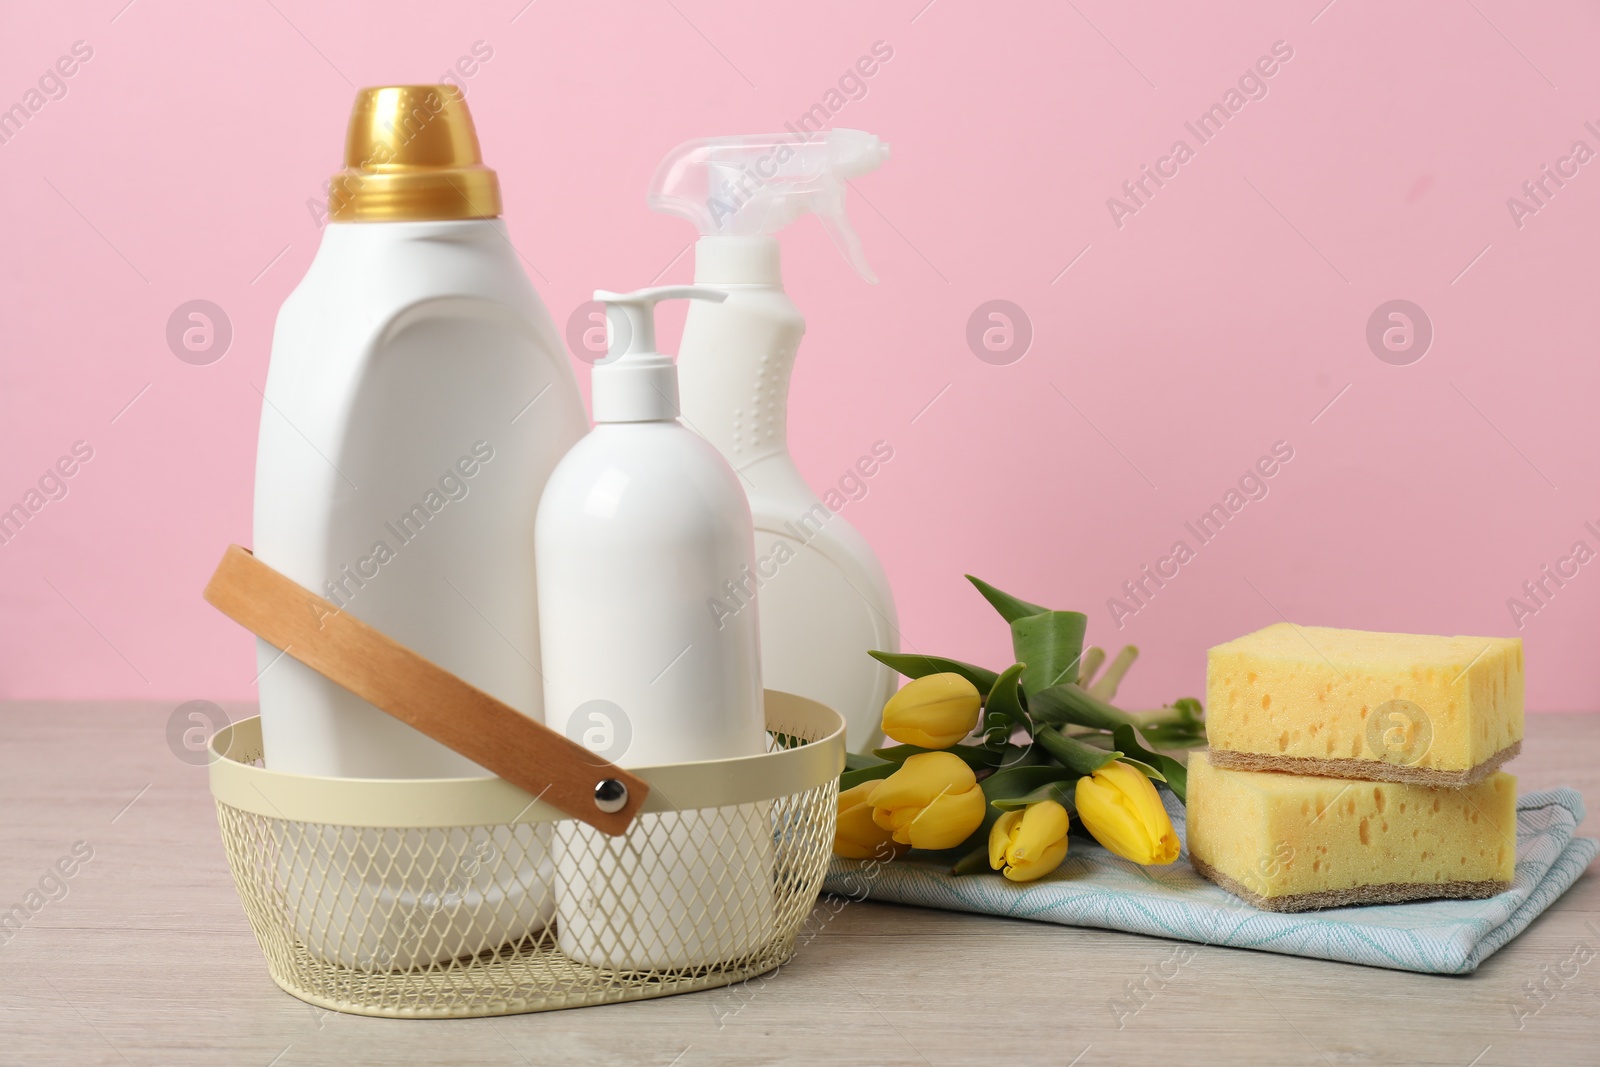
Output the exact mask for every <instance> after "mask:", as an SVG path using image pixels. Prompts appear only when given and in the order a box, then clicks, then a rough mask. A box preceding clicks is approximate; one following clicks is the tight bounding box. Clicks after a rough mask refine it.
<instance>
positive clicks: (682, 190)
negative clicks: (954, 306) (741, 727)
mask: <svg viewBox="0 0 1600 1067" xmlns="http://www.w3.org/2000/svg"><path fill="white" fill-rule="evenodd" d="M888 157H889V146H888V145H886V144H884V143H883V142H882V141H880V140H879V139H878V138H877V137H875V136H873V135H872V134H868V133H862V132H861V131H859V130H843V129H836V130H832V131H830V132H829V133H828V134H827V135H826V136H822V135H818V136H815V137H812V138H810V139H808V140H800V139H798V138H797V137H795V136H794V135H792V134H757V135H752V136H738V137H717V138H711V139H708V140H700V141H690V142H688V143H686V144H682V145H679V146H678V147H677V148H675V149H673V151H672V152H671V153H670V154H669V155H668V156H667V158H666V159H665V160H663V161H662V163H661V166H660V167H659V168H657V170H656V174H655V177H654V178H653V179H652V181H651V184H650V195H649V203H650V206H651V207H652V208H653V209H655V210H657V211H663V212H666V213H668V214H671V215H678V216H681V217H683V218H686V219H688V220H689V221H691V222H693V223H694V224H695V225H696V226H698V227H699V230H700V234H701V237H700V240H699V241H698V243H696V245H695V272H694V282H695V285H696V286H699V287H710V288H713V289H717V290H720V291H722V292H724V293H726V294H727V295H728V299H727V300H725V301H723V302H722V303H720V304H712V303H705V302H698V301H697V302H696V303H695V304H693V305H692V306H691V307H690V309H689V315H688V320H687V322H686V323H685V325H684V329H683V341H682V343H681V344H680V345H679V353H678V367H679V374H680V375H681V379H682V389H683V421H684V423H685V424H686V425H688V426H689V427H691V428H692V429H693V430H694V431H695V432H697V433H699V434H702V435H704V436H705V437H706V439H707V440H709V441H711V443H712V444H714V445H716V446H717V449H718V450H719V451H720V452H721V453H722V454H723V455H724V456H725V457H727V459H728V462H729V463H731V464H732V465H733V467H734V469H735V470H736V471H737V472H738V474H739V477H740V481H741V482H742V484H743V485H744V489H745V492H746V494H747V495H748V496H749V499H750V511H751V514H752V516H753V517H754V521H755V532H756V566H755V568H754V569H753V570H752V571H751V573H749V574H747V575H743V576H740V577H739V578H738V579H736V580H735V581H734V582H733V583H731V584H729V585H728V586H727V587H725V588H724V589H723V591H722V594H721V600H722V603H723V605H724V610H726V611H728V612H730V613H733V614H735V615H738V614H743V613H745V612H747V611H751V610H756V609H755V608H754V606H753V602H754V600H755V591H756V590H757V589H758V588H759V590H760V594H761V595H760V608H759V610H760V613H761V668H762V671H763V674H764V677H765V679H766V684H767V686H768V687H769V688H772V689H779V690H783V691H785V692H790V693H798V694H799V695H801V696H804V697H809V698H811V699H812V700H816V701H819V702H821V703H823V704H826V705H827V706H828V707H830V708H833V709H835V710H837V711H838V712H839V713H840V714H841V715H843V716H844V718H845V722H846V724H847V726H848V735H847V743H848V745H849V747H850V749H851V750H852V751H856V752H865V751H867V750H869V749H871V748H873V747H875V746H877V745H878V744H879V743H881V741H882V738H883V734H882V712H883V705H884V702H885V701H887V700H888V699H889V697H890V696H892V695H893V694H894V691H895V683H896V675H895V672H894V671H892V670H890V669H889V668H888V667H885V666H883V665H882V664H880V663H878V662H877V661H875V660H873V659H871V658H870V657H869V656H868V655H867V651H868V650H869V649H881V650H884V651H887V652H897V651H899V648H900V644H899V640H900V631H899V625H898V623H897V621H896V617H895V608H894V597H893V595H892V594H891V592H890V590H889V581H888V578H887V577H886V576H885V575H884V572H883V567H882V565H881V564H880V563H879V562H878V557H877V556H876V555H875V554H874V553H873V551H872V547H871V546H870V545H869V544H867V542H866V539H865V538H863V537H862V536H861V535H860V533H858V532H857V531H856V530H855V528H854V527H852V526H851V525H850V524H849V523H848V522H846V521H845V519H844V518H843V517H842V516H839V515H837V514H835V512H836V511H837V510H838V508H839V507H840V506H841V505H842V503H843V501H844V499H845V498H844V497H843V496H842V495H840V494H838V493H837V492H836V491H833V492H830V494H829V498H828V502H824V501H823V500H821V499H819V498H818V496H817V494H816V493H815V492H813V491H812V489H811V487H810V486H809V485H807V484H806V481H805V479H804V478H802V477H801V476H800V472H799V470H798V469H797V468H796V467H795V464H794V460H793V459H791V458H790V455H789V445H788V432H787V419H788V412H787V407H788V395H789V375H790V373H791V371H792V370H793V368H794V358H795V350H796V349H797V348H798V347H799V344H800V338H801V336H802V335H803V334H804V333H805V328H806V324H805V319H804V318H802V317H801V315H800V312H799V310H798V309H796V307H795V306H794V304H793V303H792V302H791V301H790V300H789V298H788V296H787V295H786V294H785V293H784V291H783V279H782V276H781V273H780V270H779V252H778V239H777V238H776V237H775V236H773V235H774V234H776V233H777V232H778V230H780V229H782V228H783V227H784V226H786V225H788V224H789V223H790V222H792V221H794V220H795V219H796V218H798V217H799V216H801V215H804V214H808V213H811V214H815V215H816V216H817V217H818V218H819V219H821V221H822V223H823V225H824V226H825V227H826V228H827V230H828V233H829V235H830V236H831V237H832V238H833V241H834V243H835V244H836V245H837V246H838V248H839V249H840V251H841V252H843V253H844V255H845V258H846V259H848V260H849V261H850V263H851V264H852V265H853V266H854V267H855V268H856V270H857V271H858V272H860V274H861V275H862V277H864V278H866V279H867V280H868V281H871V282H876V281H877V279H876V278H875V277H874V276H873V274H872V271H871V268H869V267H868V266H867V262H866V259H865V257H864V256H863V255H862V252H861V243H860V241H859V240H858V239H857V237H856V234H855V232H854V231H853V230H852V229H851V227H850V223H849V220H848V218H847V217H846V215H845V203H844V196H845V182H846V180H847V179H849V178H853V177H857V176H860V175H863V174H867V173H869V172H871V171H873V170H876V169H877V168H878V166H880V165H881V164H882V163H883V161H884V160H886V159H888ZM860 451H861V458H860V460H859V461H858V464H860V465H864V466H863V467H862V469H859V470H854V471H852V472H851V474H852V477H866V476H870V475H871V474H875V473H876V470H875V468H876V467H877V466H878V465H879V464H881V463H882V462H883V461H885V460H887V459H889V458H892V457H893V455H894V450H893V445H892V443H890V442H888V441H881V440H879V441H867V440H863V441H862V442H861V443H860Z"/></svg>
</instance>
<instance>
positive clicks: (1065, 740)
mask: <svg viewBox="0 0 1600 1067" xmlns="http://www.w3.org/2000/svg"><path fill="white" fill-rule="evenodd" d="M1033 739H1034V741H1035V742H1037V743H1038V744H1039V745H1040V746H1042V747H1043V748H1044V750H1045V751H1046V752H1048V753H1050V755H1052V756H1054V757H1055V758H1056V759H1058V760H1060V761H1061V765H1062V766H1063V767H1066V768H1067V769H1068V770H1070V771H1073V772H1075V773H1076V774H1077V775H1079V776H1080V777H1081V776H1083V775H1085V774H1093V773H1094V772H1095V771H1097V770H1099V769H1100V768H1101V767H1104V766H1105V765H1106V764H1108V763H1110V762H1111V761H1112V760H1115V759H1116V758H1117V757H1119V756H1121V755H1122V753H1121V752H1117V751H1114V750H1113V751H1109V752H1107V751H1103V750H1101V749H1098V748H1095V747H1094V746H1093V745H1086V744H1084V743H1083V742H1082V741H1079V740H1078V739H1076V738H1072V737H1067V736H1066V735H1065V734H1063V733H1062V732H1061V731H1060V730H1057V729H1056V728H1055V727H1054V726H1041V727H1039V728H1038V729H1037V730H1035V731H1034V734H1033Z"/></svg>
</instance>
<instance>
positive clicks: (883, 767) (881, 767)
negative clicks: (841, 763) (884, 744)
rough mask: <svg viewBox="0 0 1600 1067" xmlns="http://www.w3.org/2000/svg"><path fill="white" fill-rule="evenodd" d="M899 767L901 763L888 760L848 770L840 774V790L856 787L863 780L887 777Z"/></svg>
mask: <svg viewBox="0 0 1600 1067" xmlns="http://www.w3.org/2000/svg"><path fill="white" fill-rule="evenodd" d="M899 769H900V764H898V763H890V762H888V761H887V760H886V761H884V762H883V763H876V764H873V765H872V766H870V767H859V768H857V769H856V770H853V771H849V770H847V771H845V772H844V773H843V774H841V775H839V792H841V793H843V792H844V791H845V790H846V789H854V788H855V787H856V786H858V785H860V784H861V783H862V782H875V781H877V780H878V779H880V778H887V777H889V775H891V774H893V773H894V772H895V771H898V770H899Z"/></svg>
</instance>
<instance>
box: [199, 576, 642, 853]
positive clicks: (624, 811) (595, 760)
mask: <svg viewBox="0 0 1600 1067" xmlns="http://www.w3.org/2000/svg"><path fill="white" fill-rule="evenodd" d="M205 598H206V600H207V601H208V602H209V603H210V604H211V605H212V606H213V607H215V608H216V609H217V610H219V611H221V612H222V613H223V614H224V615H226V616H228V618H230V619H232V620H233V621H234V622H236V623H238V624H239V625H241V626H243V627H244V628H245V629H247V630H249V631H250V632H251V633H253V634H255V635H256V636H257V637H260V638H261V639H262V640H264V641H266V642H267V643H268V644H270V645H272V646H274V647H276V648H279V649H282V650H283V651H284V652H285V653H286V654H288V655H290V656H293V657H294V658H295V659H297V660H299V661H300V662H301V663H304V664H305V665H306V666H307V667H310V668H311V669H312V670H314V671H316V672H317V673H318V674H321V675H322V676H323V677H325V678H327V679H329V680H330V681H333V682H337V683H338V684H339V685H342V686H344V688H346V689H348V690H350V692H352V693H354V694H355V695H356V696H358V697H360V698H361V699H362V700H365V701H366V702H367V703H369V704H372V705H373V706H374V707H377V708H380V709H382V710H383V711H386V712H388V713H389V714H390V715H393V716H394V717H395V718H397V719H399V720H400V721H401V722H403V723H405V724H406V725H407V726H411V727H415V728H416V729H418V730H420V731H422V732H423V733H425V734H427V735H428V736H429V737H431V738H433V739H434V740H435V741H437V742H439V743H440V744H441V745H445V746H446V747H448V748H451V749H454V750H455V751H456V752H459V753H461V755H463V756H465V757H467V758H468V759H470V760H471V761H472V762H474V763H476V764H478V765H479V766H481V767H485V768H487V769H488V770H491V771H493V772H494V773H495V774H497V775H499V776H500V777H501V778H504V779H505V780H506V781H508V782H510V783H511V784H512V785H515V786H519V787H520V788H522V789H525V790H527V791H528V792H529V793H531V794H533V795H534V797H535V798H537V799H539V800H544V801H546V802H548V803H549V804H551V805H552V806H554V807H556V808H559V809H560V810H562V811H564V812H566V813H567V814H568V815H570V816H572V817H573V818H574V819H579V820H582V821H583V822H586V823H588V824H589V825H590V826H593V827H594V828H596V829H597V830H601V831H603V832H605V833H607V834H611V835H613V836H617V835H621V834H623V833H625V832H627V829H628V827H629V825H631V824H632V822H633V819H634V816H636V815H637V814H638V813H639V808H640V807H641V806H642V805H643V804H644V799H645V797H646V796H647V795H648V794H649V792H650V787H649V786H648V785H647V784H646V783H645V781H644V779H642V778H639V777H636V776H635V775H632V774H629V773H628V772H627V771H625V770H623V769H622V768H620V767H617V766H614V765H613V764H611V763H608V762H606V761H605V760H603V759H602V758H601V757H599V756H597V755H595V754H594V753H593V752H591V751H589V750H588V749H586V748H584V747H583V746H582V745H580V744H578V743H577V742H575V741H572V740H569V739H568V738H566V737H563V736H562V735H561V734H558V733H556V732H555V731H554V730H552V729H550V728H549V727H548V726H546V725H544V724H543V723H540V722H535V721H534V720H533V719H530V718H528V717H527V716H526V715H524V714H522V713H521V712H519V711H517V710H516V709H515V708H513V707H511V706H510V705H509V704H504V703H502V702H500V701H498V700H496V699H495V698H494V697H492V696H490V695H489V694H488V693H485V692H483V691H482V690H481V689H477V688H475V687H474V686H471V685H469V684H467V683H466V682H464V681H462V680H461V679H460V678H457V677H456V676H455V675H453V674H451V673H450V672H449V671H447V670H445V669H444V668H443V667H440V666H439V665H438V664H436V663H433V662H432V661H431V660H428V659H426V658H425V657H423V656H420V655H418V654H417V653H415V652H413V651H412V650H411V649H409V648H407V647H406V646H404V645H402V644H400V643H399V642H398V641H395V640H394V639H392V638H390V637H388V636H386V635H385V634H383V633H381V632H380V631H378V630H375V629H373V628H372V627H371V626H368V625H367V624H366V623H364V622H362V621H361V620H360V619H358V618H356V617H355V616H354V615H351V614H350V613H349V612H347V611H342V610H340V609H339V608H338V607H336V606H335V605H334V604H333V603H331V602H330V601H327V600H324V599H323V598H322V597H320V596H317V595H316V594H315V593H313V592H311V591H310V590H308V589H306V588H304V587H303V586H300V585H298V584H296V583H295V582H293V581H291V580H290V579H289V578H286V577H285V576H283V575H282V574H279V573H278V572H277V571H275V570H273V569H272V568H271V567H269V566H267V565H266V564H265V563H262V562H261V561H260V560H258V559H256V558H255V556H254V555H252V554H251V552H250V550H249V549H246V548H242V547H240V546H239V545H229V546H228V551H227V552H225V553H224V554H223V556H222V562H221V563H219V564H217V570H216V573H214V574H213V575H212V576H211V581H210V582H208V583H207V584H206V591H205ZM618 784H620V785H621V787H622V790H623V791H624V792H623V793H622V796H621V797H620V798H619V797H618V795H617V794H618V789H617V786H618ZM618 799H621V800H622V804H621V805H620V806H617V807H614V806H613V805H616V803H617V800H618ZM602 805H603V806H602ZM608 808H609V809H611V810H606V809H608Z"/></svg>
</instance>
